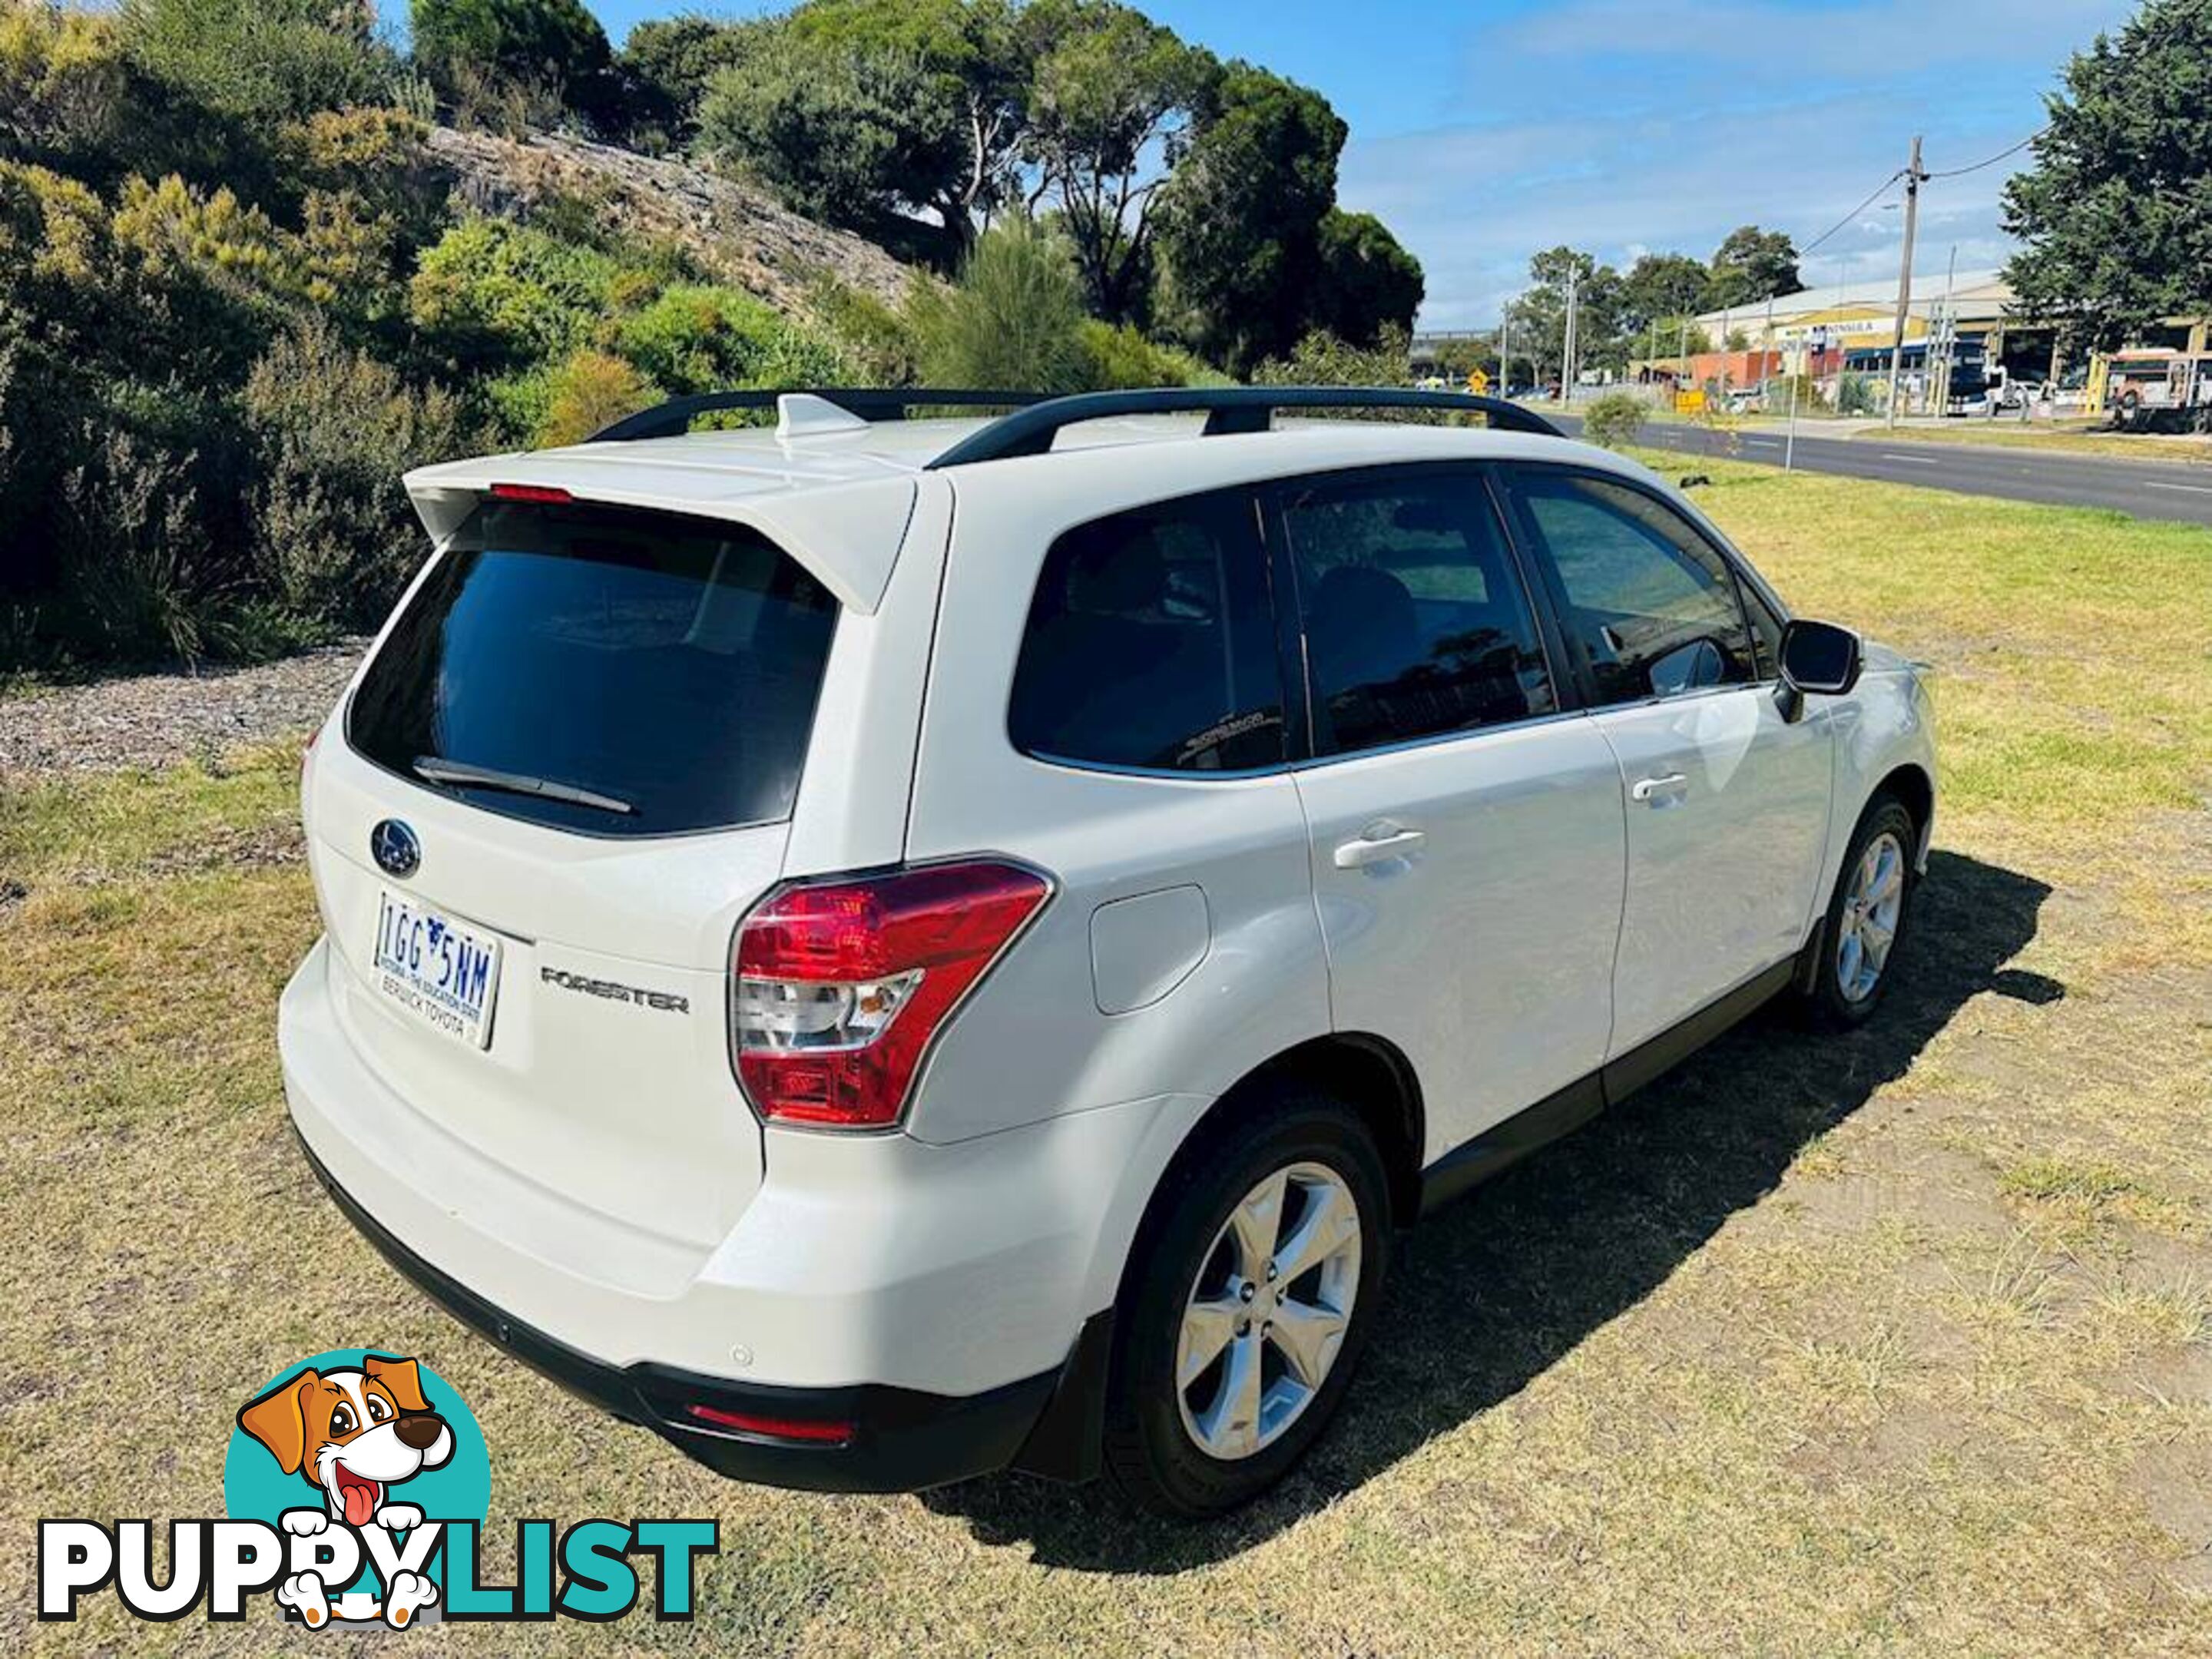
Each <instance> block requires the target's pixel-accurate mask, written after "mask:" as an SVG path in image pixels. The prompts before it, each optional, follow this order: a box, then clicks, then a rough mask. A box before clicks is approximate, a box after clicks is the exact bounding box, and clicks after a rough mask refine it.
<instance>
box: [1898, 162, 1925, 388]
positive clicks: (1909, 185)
mask: <svg viewBox="0 0 2212 1659" xmlns="http://www.w3.org/2000/svg"><path fill="white" fill-rule="evenodd" d="M1927 176H1928V175H1927V173H1924V172H1923V171H1922V170H1921V167H1920V139H1919V136H1918V135H1917V134H1915V135H1914V137H1913V140H1912V159H1911V161H1908V162H1906V163H1905V258H1904V261H1903V264H1901V265H1900V266H1899V270H1898V273H1897V337H1896V339H1895V341H1894V342H1893V343H1892V344H1891V346H1890V348H1889V426H1890V429H1891V430H1892V431H1895V430H1896V429H1897V400H1898V394H1899V391H1900V389H1901V388H1900V384H1899V383H1900V382H1901V381H1902V380H1904V378H1905V318H1906V317H1907V316H1908V315H1909V314H1910V313H1911V310H1912V233H1913V231H1914V230H1915V229H1916V228H1917V227H1918V226H1919V223H1920V181H1921V180H1922V179H1925V178H1926V177H1927Z"/></svg>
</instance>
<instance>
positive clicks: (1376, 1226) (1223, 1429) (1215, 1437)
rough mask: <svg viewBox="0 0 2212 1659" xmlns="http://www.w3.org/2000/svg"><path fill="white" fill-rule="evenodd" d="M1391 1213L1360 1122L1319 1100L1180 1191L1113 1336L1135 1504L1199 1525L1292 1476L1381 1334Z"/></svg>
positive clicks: (1114, 1387) (1236, 1146)
mask: <svg viewBox="0 0 2212 1659" xmlns="http://www.w3.org/2000/svg"><path fill="white" fill-rule="evenodd" d="M1388 1204H1389V1186H1388V1182H1387V1181H1386V1179H1385V1177H1384V1175H1383V1162H1382V1159H1381V1158H1380V1156H1379V1155H1378V1154H1377V1153H1376V1148H1375V1144H1374V1141H1373V1139H1371V1138H1370V1136H1369V1134H1368V1132H1367V1130H1366V1128H1365V1127H1364V1126H1363V1125H1362V1124H1361V1123H1360V1121H1359V1119H1358V1115H1357V1114H1355V1113H1354V1112H1353V1111H1352V1109H1350V1108H1348V1107H1347V1106H1346V1105H1344V1104H1343V1103H1341V1102H1340V1101H1337V1100H1334V1099H1333V1098H1331V1097H1328V1096H1324V1095H1318V1094H1311V1093H1305V1092H1298V1093H1289V1094H1285V1095H1284V1096H1281V1097H1278V1098H1277V1099H1276V1100H1275V1101H1273V1102H1272V1103H1270V1104H1269V1106H1268V1107H1267V1109H1266V1111H1265V1112H1264V1115H1261V1116H1260V1117H1258V1118H1257V1119H1256V1120H1255V1121H1251V1122H1249V1123H1246V1124H1243V1125H1240V1126H1238V1127H1237V1128H1236V1129H1235V1130H1233V1131H1232V1132H1231V1133H1225V1134H1224V1135H1222V1136H1220V1137H1219V1138H1218V1139H1216V1140H1214V1141H1212V1142H1211V1143H1210V1144H1207V1145H1206V1146H1203V1147H1202V1148H1201V1149H1200V1151H1199V1152H1197V1154H1196V1155H1195V1156H1194V1157H1192V1158H1189V1159H1188V1160H1186V1161H1185V1162H1184V1163H1183V1164H1182V1165H1180V1166H1179V1167H1178V1168H1177V1169H1176V1170H1175V1171H1174V1172H1173V1173H1171V1174H1170V1176H1169V1179H1168V1181H1167V1182H1166V1183H1165V1184H1164V1185H1163V1187H1162V1188H1161V1190H1160V1192H1159V1194H1158V1196H1157V1197H1156V1198H1155V1199H1154V1200H1153V1209H1152V1213H1151V1215H1150V1216H1149V1217H1148V1218H1147V1220H1146V1227H1145V1230H1144V1231H1143V1233H1142V1234H1141V1235H1140V1236H1139V1241H1138V1245H1137V1250H1136V1254H1135V1255H1134V1257H1133V1264H1132V1268H1131V1273H1130V1276H1129V1279H1128V1281H1127V1283H1125V1285H1123V1287H1122V1293H1121V1303H1120V1304H1119V1306H1118V1308H1117V1310H1116V1314H1115V1356H1114V1364H1113V1369H1112V1373H1111V1379H1110V1382H1109V1395H1108V1399H1107V1408H1106V1437H1105V1456H1106V1467H1107V1469H1108V1471H1109V1473H1110V1474H1112V1475H1113V1477H1114V1480H1115V1483H1116V1484H1117V1485H1119V1486H1121V1490H1122V1491H1123V1492H1126V1493H1127V1494H1128V1496H1129V1497H1130V1498H1133V1500H1134V1501H1136V1502H1137V1503H1139V1504H1142V1505H1143V1506H1144V1507H1145V1508H1146V1509H1149V1510H1153V1511H1154V1512H1156V1513H1158V1514H1162V1515H1168V1516H1183V1517H1196V1516H1208V1515H1217V1514H1219V1513H1220V1512H1221V1511H1223V1510H1229V1509H1233V1508H1235V1507H1236V1506H1237V1504H1243V1503H1247V1502H1249V1500H1250V1499H1252V1498H1255V1497H1257V1496H1258V1495H1259V1494H1260V1493H1261V1492H1265V1491H1266V1490H1267V1488H1268V1487H1269V1486H1273V1485H1274V1484H1275V1482H1276V1481H1278V1480H1281V1479H1282V1478H1283V1476H1284V1475H1285V1474H1287V1473H1289V1471H1290V1469H1291V1467H1292V1466H1293V1465H1294V1464H1296V1463H1297V1461H1298V1459H1299V1458H1300V1457H1301V1456H1303V1455H1304V1453H1305V1451H1306V1449H1307V1448H1308V1447H1309V1446H1310V1445H1311V1444H1312V1443H1313V1442H1314V1440H1315V1439H1316V1437H1318V1436H1319V1435H1320V1433H1321V1431H1322V1429H1323V1428H1324V1427H1325V1426H1326V1425H1327V1424H1328V1419H1330V1417H1331V1416H1332V1415H1334V1413H1335V1411H1336V1408H1337V1407H1338V1405H1339V1403H1340V1401H1342V1399H1343V1397H1344V1390H1345V1389H1346V1385H1347V1383H1349V1381H1350V1378H1351V1375H1352V1369H1353V1366H1354V1365H1355V1364H1356V1363H1357V1361H1358V1356H1359V1351H1360V1349H1361V1348H1362V1347H1363V1346H1364V1344H1365V1341H1366V1338H1367V1335H1368V1333H1369V1331H1370V1328H1371V1327H1372V1325H1373V1323H1374V1320H1375V1316H1376V1302H1377V1299H1378V1298H1379V1297H1380V1295H1381V1292H1382V1288H1383V1266H1384V1255H1385V1253H1386V1251H1387V1249H1388V1248H1389V1220H1388V1212H1387V1206H1388Z"/></svg>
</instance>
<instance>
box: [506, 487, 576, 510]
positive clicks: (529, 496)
mask: <svg viewBox="0 0 2212 1659" xmlns="http://www.w3.org/2000/svg"><path fill="white" fill-rule="evenodd" d="M491 494H492V499H493V500H494V501H543V502H546V503H548V504H552V505H557V504H559V503H560V502H562V501H574V500H575V499H576V498H575V497H574V495H570V494H569V493H568V491H567V490H565V489H562V488H561V487H560V486H559V485H558V484H518V483H495V484H494V485H493V486H492V487H491Z"/></svg>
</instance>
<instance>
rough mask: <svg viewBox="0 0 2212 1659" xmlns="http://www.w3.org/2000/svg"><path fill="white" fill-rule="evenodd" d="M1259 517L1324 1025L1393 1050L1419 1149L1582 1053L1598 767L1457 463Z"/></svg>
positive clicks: (1597, 1025) (1605, 950)
mask: <svg viewBox="0 0 2212 1659" xmlns="http://www.w3.org/2000/svg"><path fill="white" fill-rule="evenodd" d="M1268 529H1269V535H1270V538H1271V540H1272V541H1273V543H1274V544H1275V545H1276V547H1277V548H1278V549H1279V554H1278V568H1279V570H1280V571H1282V572H1283V573H1284V575H1283V580H1286V581H1287V583H1288V585H1289V586H1291V588H1292V589H1293V590H1294V591H1295V592H1296V593H1297V599H1298V608H1299V614H1300V617H1301V618H1302V623H1303V646H1302V655H1303V659H1304V669H1305V682H1306V687H1305V689H1306V691H1307V703H1308V708H1309V710H1310V724H1311V728H1312V749H1313V751H1314V752H1313V757H1312V759H1311V760H1310V763H1305V764H1304V765H1302V766H1301V767H1300V768H1299V769H1297V772H1296V774H1295V775H1296V777H1297V786H1298V794H1299V798H1300V799H1301V801H1302V802H1303V804H1304V810H1305V815H1306V820H1307V825H1308V831H1309V836H1310V847H1311V858H1312V863H1313V871H1314V886H1315V893H1316V900H1317V902H1318V904H1319V908H1320V912H1321V921H1322V934H1323V938H1324V939H1325V941H1326V943H1327V946H1328V960H1329V989H1330V996H1331V1000H1332V1003H1333V1013H1334V1023H1335V1025H1336V1027H1337V1029H1338V1030H1347V1031H1365V1032H1372V1033H1375V1034H1377V1035H1379V1036H1385V1037H1388V1038H1389V1039H1390V1040H1391V1041H1392V1042H1395V1043H1396V1044H1397V1045H1398V1046H1399V1047H1400V1048H1402V1049H1403V1050H1404V1051H1405V1053H1406V1054H1407V1058H1408V1059H1410V1060H1412V1061H1413V1066H1414V1067H1415V1070H1416V1072H1417V1073H1418V1074H1419V1078H1420V1079H1421V1083H1422V1088H1423V1091H1424V1093H1425V1097H1426V1103H1427V1109H1428V1118H1429V1139H1430V1146H1429V1148H1428V1151H1429V1153H1430V1155H1431V1157H1432V1158H1433V1157H1435V1156H1437V1155H1438V1154H1440V1153H1441V1152H1444V1151H1447V1150H1449V1149H1450V1148H1451V1147H1454V1146H1458V1145H1459V1144H1460V1143H1462V1142H1464V1141H1466V1140H1468V1139H1471V1138H1472V1137H1474V1135H1476V1134H1478V1133H1480V1132H1481V1131H1483V1130H1485V1129H1486V1128H1489V1127H1492V1125H1494V1124H1496V1123H1498V1122H1499V1121H1502V1120H1504V1119H1505V1118H1507V1117H1510V1116H1511V1115H1513V1114H1515V1113H1516V1112H1517V1111H1519V1110H1520V1109H1522V1108H1524V1107H1528V1106H1530V1105H1533V1104H1535V1103H1537V1102H1538V1101H1540V1100H1541V1099H1542V1098H1543V1097H1546V1096H1547V1095H1550V1094H1553V1093H1554V1092H1555V1091H1559V1090H1560V1089H1562V1088H1564V1087H1565V1086H1566V1085H1570V1084H1572V1083H1575V1082H1577V1080H1578V1079H1583V1078H1585V1077H1587V1076H1589V1074H1591V1073H1595V1071H1596V1070H1597V1068H1598V1066H1600V1064H1601V1062H1602V1060H1604V1057H1605V1046H1606V1038H1607V1030H1608V1029H1609V1025H1610V1005H1611V995H1612V992H1611V987H1612V973H1613V943H1614V939H1615V936H1616V934H1617V933H1618V931H1619V927H1620V891H1621V874H1622V866H1623V861H1624V860H1625V857H1626V852H1625V847H1624V842H1623V833H1622V824H1621V817H1622V814H1621V800H1620V771H1619V769H1618V768H1617V767H1616V766H1615V765H1614V763H1613V754H1612V751H1611V750H1609V749H1608V748H1607V745H1606V743H1605V740H1604V739H1603V738H1601V737H1600V736H1599V735H1598V733H1597V732H1595V729H1594V728H1593V727H1592V726H1591V725H1590V723H1589V721H1588V720H1584V719H1582V718H1581V717H1579V716H1578V715H1576V714H1572V713H1571V712H1569V711H1568V710H1567V709H1566V708H1565V707H1564V706H1563V701H1562V697H1561V695H1560V692H1561V687H1560V685H1559V682H1558V681H1557V679H1556V678H1554V676H1553V671H1552V669H1551V666H1550V665H1549V663H1548V662H1547V653H1546V650H1545V647H1544V645H1543V643H1542V641H1541V636H1540V635H1539V632H1538V628H1537V624H1536V621H1535V616H1534V607H1533V606H1532V605H1531V603H1530V596H1529V593H1528V589H1527V586H1526V584H1525V582H1524V580H1523V578H1522V573H1521V571H1520V570H1519V568H1517V565H1516V562H1515V559H1514V557H1513V555H1512V553H1511V551H1510V548H1509V546H1508V544H1507V542H1506V538H1505V537H1504V534H1503V527H1502V526H1501V524H1500V523H1499V521H1498V515H1497V513H1496V511H1495V508H1494V507H1493V506H1492V501H1491V498H1490V496H1489V495H1488V493H1487V491H1486V488H1485V484H1484V480H1483V475H1482V473H1481V471H1480V469H1478V468H1475V467H1472V466H1443V467H1437V466H1419V467H1412V466H1407V467H1394V468H1389V469H1381V470H1376V471H1368V472H1362V473H1346V474H1334V475H1327V476H1322V477H1313V478H1308V479H1304V480H1299V481H1296V482H1293V483H1289V484H1287V485H1285V486H1282V487H1280V488H1279V489H1275V490H1273V492H1271V497H1270V503H1269V513H1268Z"/></svg>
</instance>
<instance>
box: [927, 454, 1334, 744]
mask: <svg viewBox="0 0 2212 1659" xmlns="http://www.w3.org/2000/svg"><path fill="white" fill-rule="evenodd" d="M1217 497H1218V498H1220V499H1222V500H1224V501H1236V500H1237V499H1238V498H1241V503H1240V506H1241V507H1251V506H1252V504H1253V499H1254V487H1253V486H1252V485H1250V484H1215V485H1213V486H1212V487H1211V488H1208V489H1190V490H1185V491H1184V492H1183V493H1182V494H1181V495H1163V496H1160V497H1158V499H1156V500H1152V501H1133V502H1131V503H1129V504H1128V505H1127V506H1126V507H1115V508H1114V509H1113V510H1112V511H1111V512H1109V513H1096V514H1094V515H1093V516H1091V517H1090V518H1087V519H1079V520H1077V521H1076V522H1075V523H1073V524H1071V525H1066V526H1062V527H1061V528H1060V529H1059V530H1057V531H1055V532H1053V537H1052V539H1051V540H1050V541H1048V542H1047V543H1046V544H1044V548H1043V550H1042V552H1040V553H1039V554H1038V555H1037V562H1036V575H1035V576H1034V577H1032V578H1031V580H1030V584H1029V594H1028V598H1027V599H1026V600H1025V601H1024V604H1023V605H1022V612H1021V621H1020V623H1019V625H1018V628H1017V629H1016V630H1015V637H1014V653H1013V661H1012V665H1010V666H1009V667H1008V668H1007V670H1006V705H1005V708H1004V709H1003V711H1002V712H1001V714H1000V721H999V734H1000V737H1001V738H1004V739H1005V741H1006V747H1007V748H1008V749H1010V750H1012V751H1013V753H1014V754H1015V755H1016V756H1017V757H1018V758H1020V759H1022V760H1025V761H1029V762H1031V763H1035V764H1036V765H1039V766H1048V767H1051V768H1052V769H1054V770H1055V771H1060V772H1078V773H1086V774H1090V775H1095V776H1098V777H1109V778H1151V779H1159V780H1165V781H1170V782H1176V783H1229V782H1237V781H1246V780H1249V779H1253V778H1271V777H1278V776H1280V775H1283V774H1285V773H1287V772H1288V771H1289V770H1290V769H1291V766H1292V765H1293V764H1295V763H1296V762H1297V758H1298V753H1299V747H1300V743H1302V741H1303V738H1304V732H1303V730H1302V726H1301V722H1300V720H1299V718H1298V712H1297V709H1296V708H1295V706H1294V705H1293V703H1292V702H1291V695H1290V690H1291V688H1290V685H1289V684H1288V682H1287V681H1286V679H1285V674H1284V664H1283V660H1282V653H1281V614H1282V608H1281V605H1279V601H1278V597H1277V593H1276V589H1275V576H1274V566H1273V559H1272V556H1270V554H1269V551H1268V549H1267V538H1266V537H1265V536H1264V535H1263V534H1262V533H1261V526H1260V523H1259V521H1258V520H1257V519H1256V517H1255V519H1254V520H1253V522H1252V523H1250V524H1249V525H1248V526H1243V534H1244V536H1245V538H1246V542H1247V545H1248V547H1249V550H1250V551H1252V552H1254V553H1255V554H1257V555H1258V556H1259V562H1260V581H1261V601H1262V603H1263V604H1265V605H1267V611H1268V624H1269V629H1270V631H1271V632H1272V633H1273V635H1274V637H1275V641H1276V650H1275V652H1274V653H1273V659H1274V667H1275V687H1276V691H1277V695H1278V696H1279V699H1280V702H1279V707H1280V708H1281V709H1282V726H1283V757H1282V758H1281V759H1280V760H1277V761H1269V762H1267V763H1266V764H1264V765H1261V766H1235V767H1213V768H1208V769H1200V768H1196V767H1180V766H1133V765H1129V764H1127V763H1122V762H1118V761H1102V760H1086V759H1085V758H1083V757H1079V756H1074V755H1059V754H1054V753H1053V752H1052V751H1050V750H1043V749H1025V748H1024V747H1023V746H1022V745H1021V744H1020V743H1019V742H1018V741H1017V740H1016V739H1015V737H1014V693H1015V690H1016V689H1017V688H1018V686H1019V684H1020V683H1021V672H1022V658H1023V656H1024V653H1026V651H1027V650H1028V648H1029V642H1030V613H1031V612H1032V611H1035V610H1036V596H1037V590H1038V589H1039V588H1040V587H1042V586H1043V585H1044V575H1045V567H1046V566H1047V565H1048V564H1049V563H1050V562H1051V560H1052V555H1053V550H1054V548H1056V547H1058V546H1059V545H1060V543H1061V542H1062V541H1063V540H1065V539H1066V538H1068V537H1070V536H1072V535H1074V534H1075V533H1076V532H1078V531H1081V530H1087V529H1088V528H1090V527H1091V526H1092V525H1096V524H1103V523H1104V522H1105V521H1106V520H1109V519H1121V518H1127V517H1128V516H1129V515H1130V514H1132V513H1157V512H1160V511H1162V510H1164V509H1165V508H1169V507H1176V506H1179V505H1181V504H1182V503H1183V502H1185V501H1207V500H1211V499H1213V498H1217ZM1243 516H1244V513H1243V511H1242V510H1238V511H1236V512H1234V513H1229V514H1225V517H1227V518H1235V519H1242V518H1243ZM935 648H936V647H934V646H933V647H932V650H933V652H934V650H935ZM1294 739H1297V741H1294Z"/></svg>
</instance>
